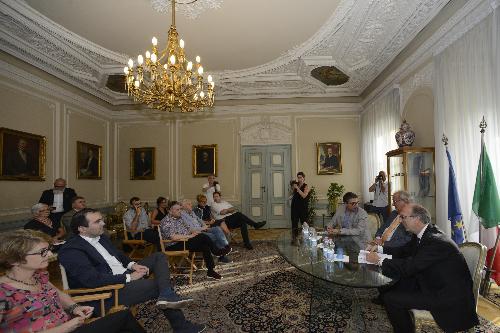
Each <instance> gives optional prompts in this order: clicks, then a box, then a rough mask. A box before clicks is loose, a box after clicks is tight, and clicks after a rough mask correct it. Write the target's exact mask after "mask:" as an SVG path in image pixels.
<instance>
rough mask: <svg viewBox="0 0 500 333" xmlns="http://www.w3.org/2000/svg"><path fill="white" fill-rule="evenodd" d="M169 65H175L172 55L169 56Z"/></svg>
mask: <svg viewBox="0 0 500 333" xmlns="http://www.w3.org/2000/svg"><path fill="white" fill-rule="evenodd" d="M170 63H171V64H172V65H175V55H173V54H172V55H171V56H170Z"/></svg>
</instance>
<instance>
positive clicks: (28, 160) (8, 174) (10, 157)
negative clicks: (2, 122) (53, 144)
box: [0, 127, 47, 181]
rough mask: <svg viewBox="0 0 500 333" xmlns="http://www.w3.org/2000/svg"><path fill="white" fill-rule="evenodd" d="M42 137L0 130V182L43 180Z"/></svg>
mask: <svg viewBox="0 0 500 333" xmlns="http://www.w3.org/2000/svg"><path fill="white" fill-rule="evenodd" d="M46 146H47V140H46V138H45V137H44V136H41V135H36V134H31V133H27V132H21V131H16V130H11V129H8V128H3V127H2V128H0V156H1V159H0V180H35V181H43V180H45V160H46Z"/></svg>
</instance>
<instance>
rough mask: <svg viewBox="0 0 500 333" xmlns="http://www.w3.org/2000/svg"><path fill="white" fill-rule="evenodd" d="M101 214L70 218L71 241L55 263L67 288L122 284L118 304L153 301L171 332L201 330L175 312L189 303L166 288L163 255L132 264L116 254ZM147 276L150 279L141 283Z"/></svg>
mask: <svg viewBox="0 0 500 333" xmlns="http://www.w3.org/2000/svg"><path fill="white" fill-rule="evenodd" d="M104 225H105V224H104V220H103V218H102V215H101V213H99V212H98V211H96V210H94V209H90V208H86V209H83V210H81V211H79V212H78V213H76V214H75V215H74V216H73V219H72V221H71V228H72V230H73V232H74V233H75V237H73V238H71V239H69V240H68V241H67V242H66V244H64V245H63V247H62V248H61V250H60V252H59V262H60V263H61V265H62V266H63V267H64V268H65V269H66V274H67V278H68V284H69V287H70V288H96V287H101V286H105V285H109V284H118V283H123V284H125V287H124V288H123V289H120V291H119V299H120V303H121V304H124V305H126V306H132V305H134V304H139V303H143V302H146V301H149V300H152V299H157V302H156V305H157V306H158V307H159V308H161V309H163V313H164V315H165V317H166V318H167V319H168V320H169V321H170V324H171V326H172V328H173V330H174V332H199V331H201V330H202V329H203V328H204V326H200V325H197V324H193V323H191V322H188V321H186V319H185V318H184V315H183V313H182V312H181V311H180V310H179V309H178V308H180V307H182V306H185V305H187V304H188V303H190V302H191V301H192V300H191V299H183V298H181V297H179V296H178V295H177V294H176V293H175V292H174V290H173V288H172V286H171V284H170V273H169V268H168V263H167V259H166V257H165V255H164V254H163V253H161V252H156V253H154V254H152V255H150V256H149V257H147V258H145V259H143V260H141V261H140V262H138V263H136V262H133V261H131V260H130V259H129V258H128V257H126V256H125V255H124V254H123V253H121V252H120V251H118V249H116V248H115V247H114V246H113V244H112V243H111V241H110V240H109V238H107V237H106V236H104V235H103V232H104ZM150 273H153V274H154V279H145V277H147V276H148V275H149V274H150Z"/></svg>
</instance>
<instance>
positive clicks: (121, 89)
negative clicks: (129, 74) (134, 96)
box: [106, 74, 127, 94]
mask: <svg viewBox="0 0 500 333" xmlns="http://www.w3.org/2000/svg"><path fill="white" fill-rule="evenodd" d="M106 87H107V88H108V89H110V90H112V91H114V92H117V93H120V94H126V93H127V89H126V88H125V75H122V74H112V75H109V76H108V80H107V81H106Z"/></svg>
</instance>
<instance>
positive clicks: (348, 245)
mask: <svg viewBox="0 0 500 333" xmlns="http://www.w3.org/2000/svg"><path fill="white" fill-rule="evenodd" d="M324 236H325V235H324ZM330 238H331V239H333V241H334V243H335V253H338V252H339V250H340V249H341V250H340V251H342V252H343V253H344V255H346V256H349V262H340V261H334V262H331V261H327V260H326V258H325V257H324V256H323V250H322V249H321V248H320V247H316V246H313V245H311V243H310V242H309V241H304V240H303V239H302V237H298V239H297V240H296V241H295V242H293V241H292V238H291V234H290V232H287V233H283V234H281V235H280V236H279V237H278V239H277V247H278V251H279V253H280V254H281V255H282V256H283V258H284V259H285V260H286V261H287V262H288V263H290V264H291V265H292V266H294V267H295V268H297V269H298V270H300V271H301V272H303V273H306V274H307V275H309V276H310V277H311V302H310V316H311V319H310V329H309V331H310V332H313V331H315V330H317V328H314V327H313V326H314V320H315V318H317V317H318V316H321V312H322V311H325V310H326V311H329V310H328V309H324V308H322V304H324V303H325V302H324V300H325V299H324V298H325V295H326V294H330V295H336V292H338V293H341V294H342V295H346V294H347V295H350V298H351V301H352V302H351V309H352V311H351V316H352V320H353V322H355V323H356V326H357V330H365V328H366V325H365V322H364V319H363V315H362V312H361V309H360V305H359V302H358V300H359V297H360V296H361V294H362V292H360V291H362V290H365V289H370V288H379V287H385V286H389V285H391V284H392V283H393V280H392V279H390V278H388V277H386V276H384V275H383V274H382V272H381V268H380V267H379V266H377V265H368V264H363V263H362V264H360V263H358V254H359V250H360V245H362V244H361V243H360V242H359V239H358V237H357V236H335V237H330ZM318 244H321V241H318ZM325 290H330V291H332V293H329V292H328V293H325Z"/></svg>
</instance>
